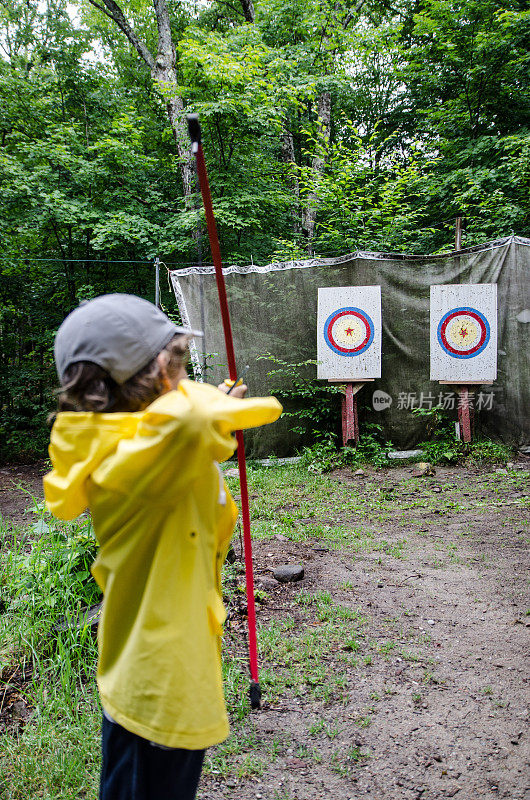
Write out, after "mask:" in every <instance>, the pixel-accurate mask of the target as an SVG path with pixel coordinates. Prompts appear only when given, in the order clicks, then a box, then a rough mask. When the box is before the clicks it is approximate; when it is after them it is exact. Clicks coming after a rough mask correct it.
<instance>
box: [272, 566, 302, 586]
mask: <svg viewBox="0 0 530 800" xmlns="http://www.w3.org/2000/svg"><path fill="white" fill-rule="evenodd" d="M272 574H273V575H274V577H275V578H276V580H277V581H279V582H280V583H290V582H291V581H301V580H302V578H303V577H304V568H303V567H302V566H300V564H285V565H284V566H282V567H276V569H275V570H274V571H273V573H272Z"/></svg>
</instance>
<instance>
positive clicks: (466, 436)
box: [458, 386, 471, 444]
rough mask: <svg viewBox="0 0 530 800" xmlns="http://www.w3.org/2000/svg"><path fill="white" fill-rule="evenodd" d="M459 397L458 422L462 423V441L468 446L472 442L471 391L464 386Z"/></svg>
mask: <svg viewBox="0 0 530 800" xmlns="http://www.w3.org/2000/svg"><path fill="white" fill-rule="evenodd" d="M459 396H460V402H459V403H458V422H459V423H460V435H461V437H462V440H463V441H464V442H466V444H468V443H469V442H470V441H471V410H470V406H469V389H468V388H467V386H462V387H461V388H460V390H459Z"/></svg>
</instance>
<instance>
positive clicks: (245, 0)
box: [241, 0, 255, 22]
mask: <svg viewBox="0 0 530 800" xmlns="http://www.w3.org/2000/svg"><path fill="white" fill-rule="evenodd" d="M241 7H242V9H243V14H244V17H245V19H246V21H247V22H254V19H255V13H254V3H253V2H252V0H241Z"/></svg>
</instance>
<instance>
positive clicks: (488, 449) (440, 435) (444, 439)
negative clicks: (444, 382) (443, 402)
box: [412, 406, 512, 464]
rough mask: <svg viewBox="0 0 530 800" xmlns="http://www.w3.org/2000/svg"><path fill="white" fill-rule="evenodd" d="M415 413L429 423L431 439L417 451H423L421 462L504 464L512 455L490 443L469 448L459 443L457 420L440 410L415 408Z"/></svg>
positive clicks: (477, 442)
mask: <svg viewBox="0 0 530 800" xmlns="http://www.w3.org/2000/svg"><path fill="white" fill-rule="evenodd" d="M412 413H413V414H414V415H415V416H417V417H421V418H422V419H424V420H425V422H426V429H425V433H426V434H427V436H428V438H427V439H426V441H423V442H420V444H419V445H418V447H419V448H420V449H421V450H422V451H423V455H422V457H421V458H422V460H426V461H428V462H430V463H431V464H457V463H463V462H465V461H467V462H472V463H479V464H480V463H487V462H505V461H507V460H508V459H509V458H510V457H511V455H512V452H511V449H510V448H509V447H507V446H506V445H504V444H502V443H500V442H493V441H491V440H490V439H474V440H473V441H472V442H471V443H470V444H465V443H464V442H463V441H461V440H460V439H457V438H456V435H455V423H454V420H451V419H450V418H449V417H448V415H447V412H445V411H444V410H443V409H442V408H440V407H439V406H435V407H434V408H432V409H425V408H415V409H413V410H412Z"/></svg>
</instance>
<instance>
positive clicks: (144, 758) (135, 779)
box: [99, 717, 205, 800]
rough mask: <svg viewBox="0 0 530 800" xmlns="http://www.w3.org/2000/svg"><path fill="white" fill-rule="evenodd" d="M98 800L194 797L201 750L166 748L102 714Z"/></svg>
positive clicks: (199, 771) (185, 799)
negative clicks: (101, 753) (101, 760)
mask: <svg viewBox="0 0 530 800" xmlns="http://www.w3.org/2000/svg"><path fill="white" fill-rule="evenodd" d="M102 747H103V762H102V765H101V781H100V788H99V800H194V798H195V793H196V791H197V786H198V784H199V778H200V775H201V769H202V762H203V760H204V752H205V751H204V750H182V749H177V750H169V749H164V748H161V747H157V746H156V745H153V744H151V742H148V741H147V739H142V738H141V737H140V736H137V735H136V734H134V733H130V732H129V731H126V730H125V728H122V727H121V725H118V724H117V723H116V722H110V720H108V719H107V718H106V717H103V731H102Z"/></svg>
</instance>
